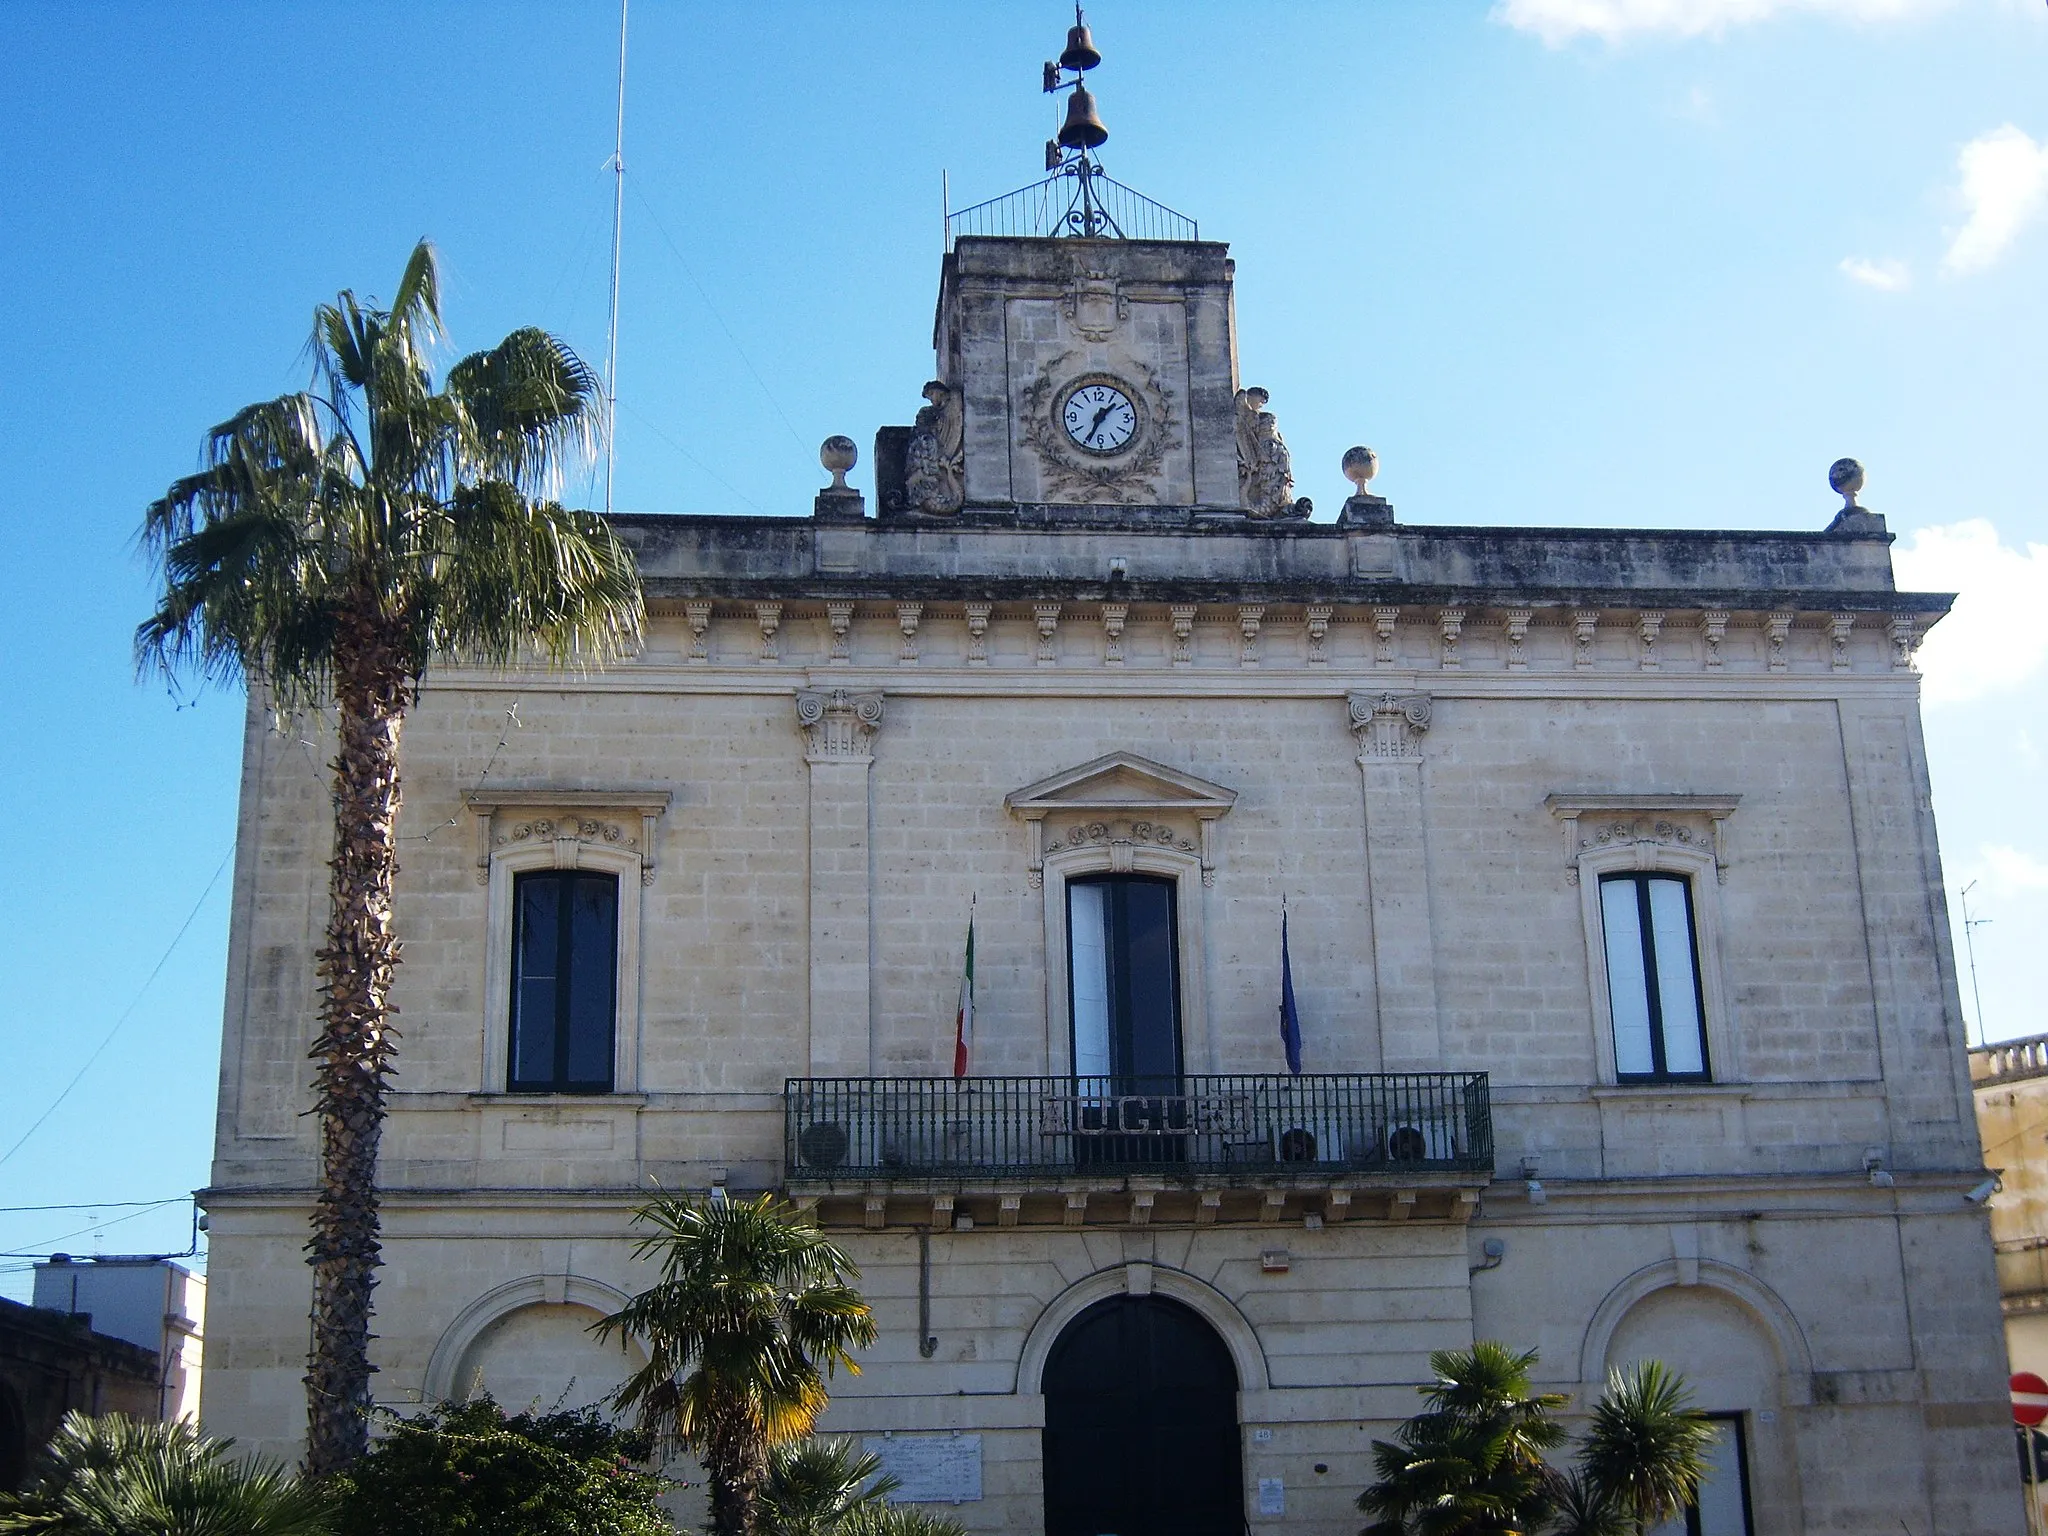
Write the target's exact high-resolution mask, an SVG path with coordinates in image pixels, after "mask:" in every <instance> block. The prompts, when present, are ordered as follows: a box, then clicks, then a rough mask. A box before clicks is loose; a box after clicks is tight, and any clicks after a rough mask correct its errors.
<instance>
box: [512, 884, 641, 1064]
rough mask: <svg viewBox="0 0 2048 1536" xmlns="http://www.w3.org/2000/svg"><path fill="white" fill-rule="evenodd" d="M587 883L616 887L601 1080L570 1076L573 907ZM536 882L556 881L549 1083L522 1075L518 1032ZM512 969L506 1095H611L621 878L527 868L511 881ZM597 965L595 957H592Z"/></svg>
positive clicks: (615, 1054)
mask: <svg viewBox="0 0 2048 1536" xmlns="http://www.w3.org/2000/svg"><path fill="white" fill-rule="evenodd" d="M584 880H603V881H607V882H609V883H610V886H611V929H612V931H611V942H610V943H609V944H608V945H603V946H599V947H600V948H601V949H608V950H609V951H610V953H609V954H608V955H607V956H606V957H605V958H606V959H607V960H608V961H609V962H610V975H609V976H607V977H606V981H607V984H608V988H609V991H610V993H611V997H610V1000H609V1002H610V1006H609V1008H608V1009H607V1012H608V1013H609V1014H610V1017H609V1018H608V1019H606V1021H605V1035H606V1040H605V1045H606V1050H605V1073H604V1078H603V1080H602V1081H598V1080H596V1079H586V1080H583V1081H578V1080H577V1079H575V1078H573V1077H571V1076H570V1075H569V1072H570V1063H571V1062H572V1060H573V1058H574V1057H575V1054H576V1046H575V1041H574V1030H573V1020H572V1018H571V1016H570V1008H571V1001H572V997H573V987H574V983H573V981H572V979H571V978H572V976H573V974H574V967H575V962H576V959H577V955H576V948H575V943H574V937H573V935H574V931H575V927H574V924H575V919H574V918H573V916H572V907H571V905H570V904H571V903H572V902H573V900H574V897H575V894H576V886H577V883H578V882H580V881H584ZM536 881H551V882H553V884H554V885H555V887H556V900H557V903H558V905H557V907H556V920H555V932H554V935H553V939H552V943H553V948H554V975H553V997H552V998H551V1000H550V1004H549V1007H550V1010H551V1012H552V1015H553V1017H552V1018H551V1019H550V1020H549V1021H548V1023H549V1025H550V1026H551V1027H552V1029H553V1031H554V1049H553V1052H552V1053H551V1054H552V1056H553V1071H552V1072H551V1073H550V1075H549V1076H548V1077H547V1078H546V1079H545V1080H535V1079H526V1080H522V1079H521V1078H520V1077H519V1075H518V1061H519V1049H520V1043H519V1033H520V1017H519V1009H520V1003H521V988H520V986H519V980H520V975H519V971H520V962H521V958H522V954H523V950H524V945H523V942H522V941H523V938H524V930H525V926H526V904H525V902H524V900H523V899H522V898H523V895H524V892H525V891H527V890H529V889H531V888H532V886H533V884H534V882H536ZM506 958H507V960H508V962H509V963H510V965H511V966H512V971H513V983H512V986H511V990H510V997H509V1007H508V1016H507V1019H506V1039H505V1091H506V1092H507V1093H518V1094H536V1093H543V1094H545V1093H554V1094H565V1095H574V1096H577V1097H580V1098H591V1097H596V1096H599V1095H603V1094H608V1093H612V1092H614V1091H615V1088H616V1078H617V1071H618V1030H619V973H618V965H619V877H618V875H617V874H616V873H614V872H613V871H610V870H600V869H526V870H521V871H519V872H518V873H517V874H515V875H514V876H513V877H512V942H511V945H510V946H509V949H508V953H507V956H506ZM591 959H592V961H595V959H596V956H592V957H591Z"/></svg>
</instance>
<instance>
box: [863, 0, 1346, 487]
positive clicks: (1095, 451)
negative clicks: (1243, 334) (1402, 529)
mask: <svg viewBox="0 0 2048 1536" xmlns="http://www.w3.org/2000/svg"><path fill="white" fill-rule="evenodd" d="M1100 62H1101V55H1100V54H1098V53H1097V52H1095V49H1094V46H1093V42H1092V40H1091V39H1090V38H1089V36H1088V30H1087V28H1086V27H1085V26H1082V25H1077V26H1076V27H1075V28H1074V29H1073V30H1072V32H1070V33H1069V35H1068V46H1067V49H1066V51H1065V52H1064V53H1063V54H1062V55H1061V57H1060V60H1059V62H1058V63H1057V64H1052V63H1048V64H1047V65H1046V66H1045V88H1046V89H1047V90H1048V91H1067V92H1069V93H1070V95H1069V97H1068V102H1067V107H1068V110H1067V116H1066V121H1065V123H1064V125H1063V126H1062V127H1061V129H1060V132H1059V136H1058V137H1057V138H1056V139H1054V140H1053V141H1052V142H1050V143H1048V144H1047V145H1046V164H1047V167H1048V171H1049V174H1048V176H1047V178H1046V179H1045V180H1044V181H1042V182H1039V183H1037V184H1035V185H1033V186H1030V187H1025V188H1022V189H1020V190H1018V191H1016V192H1012V193H1009V194H1007V195H1006V196H1003V197H998V198H994V199H991V200H990V201H988V202H985V203H980V204H977V205H975V206H974V207H971V208H966V209H963V210H961V211H959V212H957V213H952V214H949V216H948V217H947V221H946V235H947V243H948V250H947V251H946V255H945V260H944V264H943V266H942V268H941V275H940V281H939V304H938V316H937V320H936V324H935V326H934V334H933V344H934V350H935V352H936V354H937V366H936V369H935V377H934V378H933V380H932V382H931V383H930V384H928V385H927V386H926V387H925V397H926V400H927V401H928V402H929V403H928V405H927V406H926V408H925V409H924V410H922V411H920V412H919V413H918V421H917V425H916V426H914V427H911V428H902V427H893V428H884V429H883V430H882V432H881V434H880V435H879V436H878V438H877V441H876V464H877V471H878V478H879V480H880V482H881V483H880V487H879V490H880V502H881V508H880V510H881V514H882V516H883V517H885V518H909V519H924V518H934V519H936V518H952V517H958V516H963V515H964V516H967V517H969V518H976V517H979V516H985V515H997V516H1001V517H1004V518H1019V519H1023V520H1027V521H1028V520H1049V521H1070V520H1073V519H1075V518H1077V517H1078V518H1084V519H1085V518H1086V517H1087V515H1088V514H1087V512H1086V511H1084V510H1083V509H1091V508H1092V509H1101V510H1102V511H1105V512H1106V511H1107V510H1108V509H1122V512H1121V514H1120V515H1129V514H1131V513H1135V512H1138V511H1139V510H1140V509H1150V515H1153V516H1160V517H1178V518H1180V519H1194V518H1197V517H1202V518H1208V517H1218V518H1226V517H1227V518H1242V517H1245V516H1252V517H1293V516H1301V515H1305V514H1306V507H1305V506H1303V507H1301V508H1299V509H1297V507H1296V504H1295V503H1294V501H1293V499H1292V476H1291V473H1290V472H1289V468H1288V464H1287V450H1286V447H1285V445H1284V444H1283V443H1282V442H1281V440H1280V437H1279V434H1278V432H1277V431H1276V430H1275V429H1274V426H1273V418H1272V415H1271V414H1270V413H1268V412H1266V411H1265V410H1264V409H1263V407H1264V405H1265V401H1266V396H1265V391H1263V390H1256V389H1252V390H1246V389H1241V388H1240V386H1239V381H1238V374H1237V338H1236V331H1235V325H1236V319H1235V309H1234V305H1233V302H1232V296H1231V283H1232V272H1233V264H1232V262H1231V260H1230V254H1229V248H1228V247H1227V246H1225V245H1223V244H1221V243H1220V242H1217V241H1209V240H1203V239H1201V238H1200V233H1199V231H1198V229H1197V227H1196V225H1195V222H1194V221H1193V220H1192V219H1189V218H1186V217H1185V216H1183V215H1181V214H1179V213H1176V212H1174V211H1173V210H1172V209H1170V208H1166V207H1164V206H1163V205H1161V204H1159V203H1156V202H1153V201H1152V200H1151V199H1150V198H1147V197H1145V196H1143V195H1142V194H1140V193H1138V192H1136V191H1133V190H1132V189H1131V188H1129V187H1126V186H1124V185H1123V184H1122V183H1120V182H1118V181H1115V180H1113V179H1112V178H1111V177H1110V176H1109V175H1108V174H1107V173H1106V172H1105V171H1104V170H1103V169H1102V166H1101V164H1100V162H1099V161H1098V160H1097V158H1096V156H1095V153H1094V152H1095V150H1096V149H1097V148H1099V147H1100V145H1101V144H1102V143H1103V142H1104V141H1105V140H1106V139H1107V138H1108V132H1107V130H1106V129H1105V128H1104V127H1103V126H1102V122H1101V119H1100V117H1099V116H1098V115H1097V113H1096V108H1095V99H1094V97H1093V95H1092V94H1091V93H1090V92H1089V90H1088V88H1087V86H1086V84H1085V75H1084V72H1085V71H1087V70H1089V69H1092V68H1093V67H1094V66H1095V65H1096V64H1099V63H1100Z"/></svg>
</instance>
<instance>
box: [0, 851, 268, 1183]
mask: <svg viewBox="0 0 2048 1536" xmlns="http://www.w3.org/2000/svg"><path fill="white" fill-rule="evenodd" d="M234 856H235V845H234V844H233V843H229V844H228V851H227V852H226V853H224V854H222V855H221V856H220V862H219V863H218V864H216V865H214V867H213V874H212V875H211V877H209V878H208V880H207V882H206V889H205V890H203V891H201V892H200V893H199V899H198V900H197V901H195V902H194V903H192V910H191V911H190V912H188V913H186V914H185V921H184V922H183V923H181V924H179V925H178V931H177V933H176V934H174V935H173V936H172V938H171V942H170V944H169V946H168V947H167V948H166V949H165V950H164V952H163V955H162V957H161V958H159V959H158V961H157V963H156V965H155V966H154V967H153V968H152V969H151V970H150V973H149V975H148V976H147V977H145V978H144V979H143V983H142V985H141V986H140V987H138V988H137V989H136V992H135V997H134V999H133V1000H132V1001H131V1002H130V1003H129V1004H128V1006H127V1007H126V1008H124V1009H122V1010H121V1016H120V1017H119V1018H118V1019H116V1020H114V1027H113V1028H112V1029H110V1030H108V1031H107V1033H106V1038H105V1039H103V1040H101V1041H100V1043H99V1044H98V1045H97V1046H95V1047H94V1048H93V1053H92V1054H91V1055H90V1056H88V1057H86V1058H85V1065H84V1066H82V1067H80V1068H79V1069H78V1071H77V1072H76V1073H75V1074H73V1076H72V1079H71V1081H70V1082H68V1083H66V1084H65V1085H64V1091H63V1092H62V1093H60V1094H58V1095H57V1097H56V1098H54V1099H52V1100H51V1101H50V1107H49V1108H48V1109H46V1110H44V1111H43V1112H42V1113H41V1114H40V1115H38V1116H36V1120H35V1124H33V1125H31V1126H30V1127H29V1128H28V1129H27V1130H25V1131H23V1132H22V1133H21V1137H20V1139H19V1140H17V1141H16V1142H15V1143H14V1145H13V1146H11V1147H9V1148H8V1149H7V1150H6V1151H5V1152H4V1153H0V1163H5V1162H6V1161H7V1160H8V1159H9V1158H11V1157H13V1156H14V1154H15V1153H17V1152H19V1151H20V1150H21V1149H22V1148H23V1147H25V1146H26V1145H28V1139H29V1137H31V1136H33V1135H35V1133H36V1132H37V1131H39V1130H41V1129H42V1128H43V1125H44V1123H45V1122H47V1121H48V1120H49V1118H50V1116H52V1115H54V1114H55V1113H57V1110H58V1107H59V1106H60V1105H62V1104H63V1102H64V1101H65V1100H66V1099H68V1098H70V1097H71V1090H72V1089H74V1088H76V1087H77V1086H78V1085H79V1083H80V1082H82V1081H84V1078H85V1074H86V1073H88V1072H90V1071H91V1070H92V1067H93V1063H94V1062H96V1061H98V1060H99V1059H100V1057H102V1056H104V1055H105V1054H106V1051H107V1047H108V1046H110V1045H112V1044H113V1043H114V1036H116V1035H118V1034H120V1033H121V1029H122V1026H123V1025H125V1024H126V1023H127V1022H128V1021H129V1020H130V1019H132V1018H133V1017H135V1010H136V1009H138V1008H140V1007H141V1006H142V999H143V998H144V997H145V996H147V995H148V992H149V989H150V987H151V986H153V985H154V984H155V982H156V979H157V977H158V976H160V975H162V974H163V969H164V967H165V966H166V965H168V964H170V960H171V956H172V955H173V954H175V953H176V952H177V948H178V945H179V944H180V943H182V942H183V941H184V938H185V935H186V934H187V933H189V932H191V929H192V924H193V923H194V922H195V921H196V920H197V919H198V917H199V909H200V908H201V907H203V906H205V905H206V898H207V897H209V896H211V895H212V894H213V888H214V887H215V886H216V885H218V884H219V883H220V877H221V874H222V873H223V872H224V871H225V870H226V869H227V867H228V861H229V860H230V859H232V858H234ZM123 1219H124V1220H125V1219H126V1218H123Z"/></svg>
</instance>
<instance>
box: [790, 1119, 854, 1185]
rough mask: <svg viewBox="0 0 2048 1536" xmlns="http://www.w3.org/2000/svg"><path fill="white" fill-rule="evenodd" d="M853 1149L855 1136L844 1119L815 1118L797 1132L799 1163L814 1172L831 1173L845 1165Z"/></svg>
mask: <svg viewBox="0 0 2048 1536" xmlns="http://www.w3.org/2000/svg"><path fill="white" fill-rule="evenodd" d="M852 1149H853V1138H852V1137H851V1136H850V1135H848V1134H847V1130H846V1126H845V1124H844V1122H842V1121H838V1120H813V1121H812V1122H811V1123H810V1124H809V1125H807V1126H805V1127H804V1128H803V1129H802V1130H800V1131H798V1132H797V1136H796V1157H797V1164H798V1166H799V1167H802V1168H805V1169H808V1170H810V1171H812V1172H816V1173H831V1172H832V1171H833V1170H835V1169H837V1168H840V1167H843V1166H844V1165H845V1163H846V1157H847V1154H848V1153H849V1152H850V1151H851V1150H852Z"/></svg>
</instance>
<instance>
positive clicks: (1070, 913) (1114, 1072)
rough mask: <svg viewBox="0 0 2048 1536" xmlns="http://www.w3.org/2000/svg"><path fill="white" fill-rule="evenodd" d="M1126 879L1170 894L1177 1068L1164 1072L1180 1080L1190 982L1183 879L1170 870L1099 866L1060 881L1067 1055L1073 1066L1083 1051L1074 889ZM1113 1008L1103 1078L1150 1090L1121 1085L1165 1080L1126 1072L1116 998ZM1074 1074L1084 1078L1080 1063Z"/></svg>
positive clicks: (1119, 1089)
mask: <svg viewBox="0 0 2048 1536" xmlns="http://www.w3.org/2000/svg"><path fill="white" fill-rule="evenodd" d="M1124 882H1142V883H1144V884H1148V885H1153V886H1157V887H1159V888H1160V889H1161V890H1163V891H1164V892H1165V895H1166V920H1167V942H1168V944H1169V945H1170V946H1171V955H1170V959H1169V964H1170V968H1171V971H1172V976H1173V998H1172V1008H1173V1055H1174V1068H1173V1071H1172V1072H1171V1073H1168V1074H1165V1075H1164V1076H1165V1077H1170V1078H1172V1079H1174V1080H1176V1081H1177V1080H1178V1079H1180V1078H1182V1077H1185V1076H1186V1075H1187V1070H1188V1068H1187V1056H1188V1043H1187V1013H1186V1009H1185V1008H1184V1007H1183V1006H1182V1004H1181V997H1182V994H1183V993H1184V992H1185V990H1186V983H1185V980H1184V979H1183V976H1182V973H1181V971H1182V967H1181V953H1180V949H1181V928H1180V887H1179V882H1178V881H1177V880H1175V879H1174V878H1173V877H1172V876H1171V875H1167V874H1162V873H1159V872H1158V871H1154V870H1129V871H1122V872H1119V871H1116V870H1108V869H1098V870H1091V871H1088V872H1085V873H1075V874H1070V875H1068V876H1067V877H1066V878H1065V879H1064V880H1062V881H1061V882H1060V884H1061V887H1062V889H1063V890H1064V892H1065V896H1066V945H1067V950H1066V967H1067V1052H1068V1056H1067V1059H1068V1062H1069V1063H1070V1066H1071V1065H1073V1064H1075V1063H1076V1058H1077V1057H1078V1056H1079V1054H1080V1051H1079V1045H1080V1042H1079V1040H1078V1039H1077V1038H1076V1037H1075V1027H1076V1021H1075V1014H1076V1013H1077V1011H1078V1010H1077V1008H1076V998H1075V996H1074V974H1073V971H1074V891H1075V888H1076V887H1080V886H1104V887H1108V886H1114V885H1118V884H1121V883H1124ZM1115 984H1116V983H1115V979H1114V977H1112V978H1111V985H1112V987H1114V986H1115ZM1109 1011H1110V1016H1109V1019H1108V1021H1107V1027H1108V1030H1109V1041H1110V1063H1109V1072H1108V1074H1107V1075H1106V1076H1105V1077H1104V1078H1103V1079H1102V1081H1104V1082H1107V1083H1111V1084H1116V1085H1119V1086H1117V1087H1116V1088H1115V1089H1114V1091H1116V1092H1120V1093H1121V1092H1139V1091H1148V1090H1142V1089H1139V1088H1137V1087H1128V1088H1127V1087H1124V1086H1121V1085H1123V1084H1127V1083H1128V1084H1134V1085H1135V1084H1138V1083H1140V1082H1155V1081H1159V1080H1161V1078H1160V1077H1159V1076H1158V1075H1154V1076H1150V1077H1146V1076H1142V1075H1141V1074H1138V1073H1135V1072H1126V1071H1124V1070H1122V1064H1121V1063H1120V1062H1119V1061H1118V1059H1117V1054H1118V1053H1117V1049H1116V1018H1115V1004H1114V1002H1113V1001H1112V1002H1111V1003H1110V1010H1109ZM1073 1075H1074V1076H1075V1078H1076V1081H1080V1080H1082V1079H1080V1077H1079V1074H1078V1067H1075V1070H1074V1073H1073ZM1094 1080H1095V1079H1092V1078H1091V1079H1088V1081H1094Z"/></svg>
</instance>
